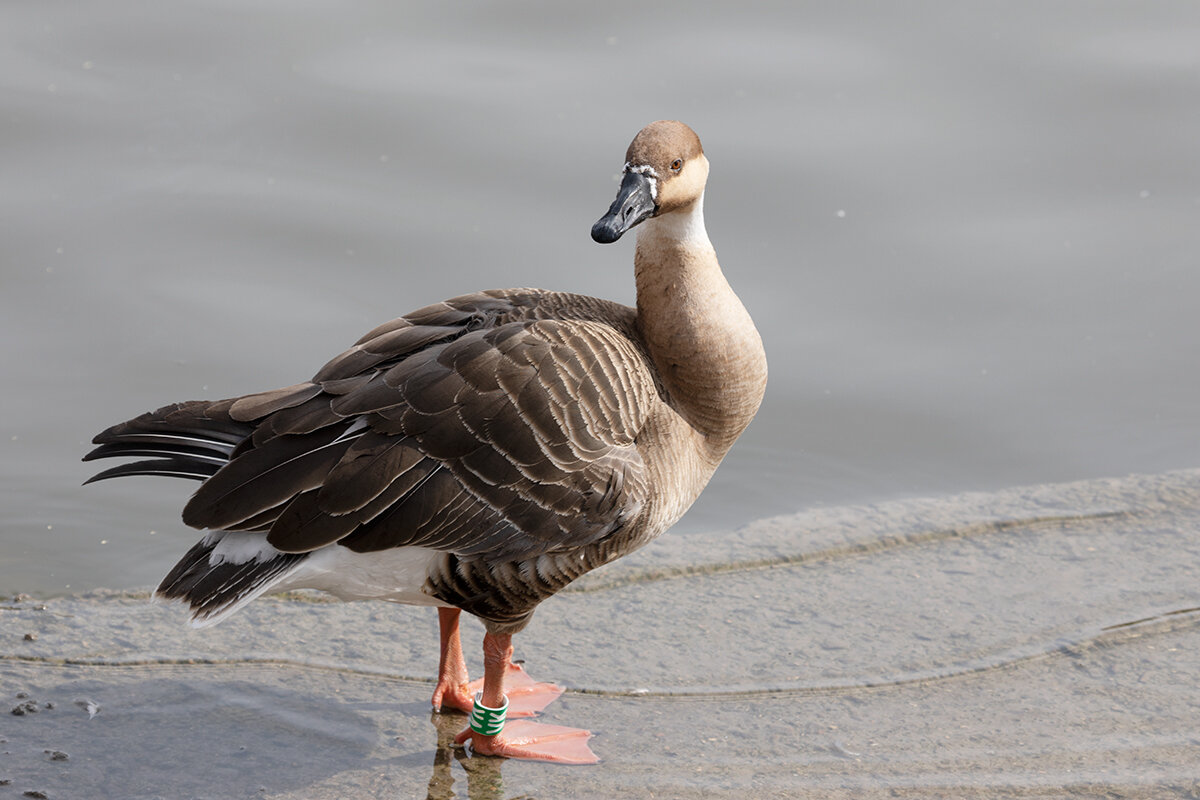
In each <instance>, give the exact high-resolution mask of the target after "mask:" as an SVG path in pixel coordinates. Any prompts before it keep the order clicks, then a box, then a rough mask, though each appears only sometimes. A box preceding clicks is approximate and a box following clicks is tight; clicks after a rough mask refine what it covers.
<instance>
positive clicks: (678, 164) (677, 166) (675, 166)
mask: <svg viewBox="0 0 1200 800" xmlns="http://www.w3.org/2000/svg"><path fill="white" fill-rule="evenodd" d="M681 169H683V159H682V158H677V159H675V160H674V161H672V162H671V171H672V172H679V170H681Z"/></svg>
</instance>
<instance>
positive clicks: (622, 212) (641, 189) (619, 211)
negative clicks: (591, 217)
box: [592, 172, 657, 244]
mask: <svg viewBox="0 0 1200 800" xmlns="http://www.w3.org/2000/svg"><path fill="white" fill-rule="evenodd" d="M652 180H653V178H649V177H647V176H646V175H645V174H643V173H641V172H626V173H625V177H624V178H622V179H621V188H620V189H618V190H617V199H616V200H613V204H612V205H611V206H609V209H608V213H607V214H605V215H604V216H603V217H601V218H600V219H599V220H597V221H596V224H595V225H593V226H592V238H593V239H595V240H596V241H597V242H599V243H600V244H611V243H613V242H615V241H616V240H617V239H620V238H621V236H622V234H624V233H625V232H626V231H627V230H629V229H630V228H632V227H633V226H634V225H637V224H638V223H639V222H641V221H642V220H644V219H646V218H648V217H652V216H654V212H655V211H656V210H657V206H656V205H655V202H654V186H653V184H652V183H651V181H652Z"/></svg>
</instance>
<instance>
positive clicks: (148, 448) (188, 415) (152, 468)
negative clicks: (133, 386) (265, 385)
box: [83, 400, 254, 483]
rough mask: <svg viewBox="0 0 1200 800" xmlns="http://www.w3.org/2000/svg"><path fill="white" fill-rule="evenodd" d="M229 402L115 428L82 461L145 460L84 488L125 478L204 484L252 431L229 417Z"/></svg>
mask: <svg viewBox="0 0 1200 800" xmlns="http://www.w3.org/2000/svg"><path fill="white" fill-rule="evenodd" d="M230 405H231V401H228V400H223V401H217V402H211V401H208V400H194V401H191V402H187V403H174V404H172V405H169V406H163V407H162V408H160V409H158V410H157V411H151V412H149V413H146V414H142V415H141V416H140V417H135V418H134V419H131V420H129V421H128V422H122V423H120V424H119V425H114V426H112V427H111V428H109V429H108V430H106V431H104V432H103V433H101V434H99V435H98V436H97V437H96V438H95V439H93V440H92V444H95V445H99V446H98V447H96V448H95V449H94V450H92V451H91V452H90V453H88V454H87V455H86V456H84V457H83V460H84V461H94V460H96V459H98V458H117V457H130V456H149V458H146V459H143V460H141V461H134V462H132V463H129V464H121V465H119V466H116V467H111V468H110V469H106V470H104V471H103V472H99V473H97V474H96V475H93V476H92V477H91V478H89V479H88V480H87V481H86V483H94V482H95V481H102V480H107V479H108V478H120V477H123V476H126V475H168V476H171V477H175V478H190V479H192V480H198V481H204V480H207V479H208V478H210V477H212V476H213V475H214V474H215V473H216V472H217V470H219V469H220V468H221V467H223V466H225V464H227V463H229V460H230V458H232V456H233V454H234V452H235V450H236V449H237V447H238V445H239V444H241V443H242V442H243V441H244V440H245V439H246V438H247V437H248V436H250V434H251V433H252V432H253V430H254V426H253V425H251V424H250V423H247V422H241V421H238V420H235V419H233V418H232V417H231V416H230V415H229V407H230Z"/></svg>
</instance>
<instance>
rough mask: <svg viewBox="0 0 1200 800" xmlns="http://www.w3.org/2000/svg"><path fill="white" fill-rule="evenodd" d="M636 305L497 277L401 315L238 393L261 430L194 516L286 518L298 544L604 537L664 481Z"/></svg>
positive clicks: (454, 547) (274, 522)
mask: <svg viewBox="0 0 1200 800" xmlns="http://www.w3.org/2000/svg"><path fill="white" fill-rule="evenodd" d="M552 300H557V301H558V304H559V305H560V306H561V308H560V309H559V310H558V311H557V312H556V311H555V309H554V308H553V306H554V305H555V302H551V301H552ZM554 316H560V317H565V318H559V319H553V318H551V319H545V317H554ZM593 317H597V319H592V318H593ZM632 318H633V315H632V310H631V309H624V308H623V307H619V306H615V305H611V304H605V305H600V306H598V305H597V304H596V302H595V301H591V300H588V301H587V302H586V303H578V302H576V303H575V304H574V305H572V296H558V295H555V296H549V295H545V294H543V293H534V292H511V293H507V294H506V293H502V292H483V293H478V294H475V295H468V296H465V297H462V298H456V299H454V300H450V301H447V302H446V303H439V304H435V305H433V306H427V307H426V308H424V309H420V310H419V311H417V312H414V313H413V314H410V315H408V316H407V317H405V318H402V319H400V320H394V321H392V322H390V323H386V324H384V325H382V326H380V327H378V328H376V329H375V330H374V331H371V332H370V333H368V334H367V335H366V336H364V337H363V338H362V339H361V340H360V342H359V343H358V344H357V345H356V346H355V347H354V348H352V349H351V350H350V351H347V353H344V354H342V355H341V356H338V357H337V358H335V359H333V360H332V361H330V362H329V364H327V365H326V366H325V367H324V368H323V369H322V370H321V371H320V372H319V373H318V374H317V376H316V377H315V378H314V380H313V382H312V383H310V384H298V385H297V386H293V387H287V388H286V389H281V390H276V391H274V392H265V393H262V394H259V395H252V396H249V397H247V398H243V399H241V400H237V401H235V402H233V403H232V406H231V407H232V411H231V412H230V414H231V416H232V415H236V418H237V419H239V420H243V419H246V420H251V421H253V424H254V425H255V431H254V435H253V436H252V437H249V439H248V440H247V441H245V442H243V443H242V444H241V445H240V446H239V447H238V449H237V450H236V451H235V452H234V454H233V460H232V461H231V462H230V463H229V464H228V465H226V466H225V467H224V468H222V469H221V470H220V471H219V472H218V473H217V474H216V475H214V476H213V477H212V478H211V479H209V480H208V481H207V482H206V483H205V484H203V485H202V486H201V488H200V491H198V492H197V493H196V495H195V496H194V497H193V499H192V501H191V502H189V503H188V506H187V508H186V509H185V512H184V518H185V521H186V522H188V523H189V524H192V525H195V526H197V527H210V528H222V527H235V526H236V527H256V528H257V527H262V526H265V525H267V524H269V525H270V529H269V537H268V540H269V541H270V542H271V544H273V545H274V546H276V547H278V548H279V549H281V550H284V551H286V552H304V551H307V550H312V549H315V548H317V547H321V546H323V545H325V544H329V543H332V542H335V541H340V542H341V543H342V544H343V545H345V546H347V547H351V548H353V549H355V550H361V551H370V550H379V549H386V548H391V547H400V546H406V545H421V546H425V547H433V548H436V549H441V550H446V551H449V552H453V553H457V554H459V555H463V556H471V555H486V556H487V557H488V558H526V557H530V556H533V555H538V554H541V553H550V552H563V551H567V550H570V549H572V548H576V547H579V546H582V545H585V544H588V543H590V542H594V541H597V540H598V539H600V538H603V537H604V536H606V535H607V534H609V533H610V532H612V531H614V530H616V529H618V528H620V527H621V526H622V525H624V524H625V523H627V522H628V521H629V518H630V517H631V516H632V515H634V514H636V513H637V512H638V510H639V509H640V508H641V506H642V503H643V502H644V500H645V498H646V496H647V486H646V484H645V480H646V478H645V474H644V471H645V470H644V464H643V463H642V461H641V456H640V454H639V452H638V450H637V447H636V437H637V434H638V432H639V431H640V430H641V428H642V425H643V424H644V422H645V419H646V416H647V414H648V413H649V412H648V411H647V409H649V408H650V407H651V405H652V404H651V403H650V402H649V401H650V400H651V399H652V397H653V395H654V394H655V392H656V388H655V385H654V383H653V380H652V378H651V375H650V371H649V370H648V368H647V362H646V357H645V354H644V353H643V352H642V351H641V350H640V349H639V347H638V345H637V344H635V341H634V339H633V333H632ZM255 414H258V415H259V416H254V415H255Z"/></svg>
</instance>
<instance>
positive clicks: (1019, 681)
mask: <svg viewBox="0 0 1200 800" xmlns="http://www.w3.org/2000/svg"><path fill="white" fill-rule="evenodd" d="M1198 487H1200V471H1185V472H1174V473H1167V474H1163V475H1155V476H1131V477H1128V478H1122V479H1115V480H1108V481H1086V482H1080V483H1072V484H1061V485H1056V486H1045V487H1032V488H1025V489H1014V490H1010V491H1006V492H1000V493H993V494H970V495H960V496H956V497H952V498H939V499H932V500H909V501H896V502H893V503H884V504H878V505H874V506H869V507H857V508H840V509H821V510H815V511H811V512H806V513H805V514H802V515H796V516H793V517H786V518H777V519H774V520H767V521H763V522H760V523H755V524H754V525H751V526H748V527H747V528H745V529H742V530H740V531H737V532H733V533H713V534H710V535H702V536H693V535H688V536H680V537H671V536H670V535H669V534H668V535H667V536H666V537H664V538H663V539H661V540H660V541H658V542H656V543H654V544H652V545H651V546H650V547H648V548H647V549H646V550H644V551H642V552H641V553H638V554H636V555H635V556H632V557H630V558H629V559H626V560H624V561H622V562H618V563H617V564H615V565H612V566H611V567H610V568H606V569H605V570H602V571H600V572H598V573H596V574H594V575H593V576H588V577H587V578H586V579H585V580H584V581H582V582H581V583H580V584H579V585H578V587H572V591H568V592H564V593H563V594H561V595H560V596H559V597H557V598H554V599H552V600H550V601H548V602H547V603H546V604H544V605H543V607H542V608H541V609H540V610H539V612H538V614H537V616H536V618H535V620H534V622H533V624H532V625H531V626H530V628H529V630H528V631H527V632H526V633H525V634H523V635H521V636H520V637H518V640H517V656H518V658H524V659H525V660H526V668H527V669H528V670H529V672H530V673H531V674H532V675H534V677H536V678H539V679H543V680H555V681H557V682H559V683H560V684H562V685H563V686H565V687H567V689H568V691H567V693H566V694H565V695H564V696H563V698H561V699H560V700H559V701H558V702H556V703H555V704H553V705H552V706H550V708H548V709H547V713H546V715H545V721H547V722H550V723H554V724H563V725H571V726H576V727H586V728H590V729H591V730H593V731H594V732H595V733H596V734H597V735H596V738H595V739H594V740H593V746H594V749H595V750H596V752H597V753H598V754H599V755H600V756H601V758H602V763H601V764H600V765H599V766H597V767H591V768H562V767H554V766H548V765H541V764H528V763H518V762H502V761H496V760H493V759H482V758H469V757H467V755H466V754H465V753H463V752H462V751H457V750H454V749H452V748H450V747H449V745H448V742H449V740H450V738H452V736H453V734H454V733H456V732H457V731H458V730H459V729H461V727H463V725H464V719H465V718H463V717H461V716H458V715H442V716H439V715H432V714H431V713H430V712H429V708H428V703H429V694H430V689H431V685H432V684H431V680H432V677H433V673H434V670H435V667H436V652H437V650H436V622H435V619H434V615H433V614H432V613H430V611H429V609H418V608H410V607H394V606H389V605H386V604H340V603H330V602H324V601H323V598H322V597H321V596H319V595H315V594H312V595H308V594H299V595H297V594H293V595H289V596H285V597H272V598H266V599H263V600H260V601H257V602H256V603H254V604H252V605H251V606H249V607H248V608H247V609H245V610H244V611H243V612H241V613H240V614H239V615H238V616H236V617H235V618H233V619H231V620H230V621H228V622H227V623H224V624H222V625H220V626H217V627H216V628H212V629H207V630H202V631H195V630H191V629H189V628H187V627H186V626H185V625H184V624H183V621H184V618H183V613H182V611H181V610H180V609H178V608H172V607H160V606H155V605H151V604H150V603H148V602H147V595H146V593H145V592H144V591H143V592H131V591H99V592H92V593H88V594H83V595H77V596H71V597H60V598H51V599H48V600H31V599H22V600H14V601H7V602H0V641H2V642H3V647H2V651H0V699H2V700H3V701H4V703H5V705H4V706H3V707H0V739H2V740H3V741H0V781H8V783H0V800H3V799H4V798H7V797H13V798H18V797H22V796H23V793H25V792H31V791H32V792H42V793H43V794H44V795H45V796H46V797H49V798H65V797H87V798H109V797H111V798H157V797H163V798H180V797H196V798H203V797H212V798H240V797H256V798H263V797H266V798H318V799H319V798H325V797H329V798H333V797H347V796H362V797H431V798H451V797H471V798H477V797H484V798H490V797H496V798H501V797H513V796H523V797H526V796H527V797H539V798H556V797H583V798H588V797H613V796H619V797H680V798H690V797H716V798H734V797H746V796H753V797H756V798H784V797H787V798H804V797H823V798H830V797H832V798H839V797H866V798H872V797H883V796H887V797H946V796H955V797H968V798H969V797H997V796H1006V797H1063V796H1081V797H1082V796H1094V795H1096V794H1103V793H1108V794H1112V795H1114V796H1122V797H1179V796H1189V793H1191V794H1197V793H1200V768H1198V767H1197V765H1198V764H1200V724H1198V722H1197V721H1198V720H1200V693H1198V692H1197V691H1196V688H1195V680H1194V678H1195V675H1197V674H1200V608H1198V607H1200V601H1198V599H1197V596H1196V594H1195V588H1194V575H1195V572H1196V565H1197V564H1198V563H1200V524H1198V523H1200V488H1198ZM480 633H481V629H480V628H479V626H478V625H476V624H474V623H471V624H470V625H468V626H467V627H466V628H465V630H464V635H465V639H466V642H465V643H466V647H467V649H468V660H469V662H470V663H471V666H472V668H473V669H474V670H476V671H477V670H478V665H479V658H478V655H477V653H476V652H474V651H475V650H476V649H477V647H478V639H479V636H480ZM89 706H90V709H89ZM22 708H23V709H24V713H17V714H13V713H10V711H13V710H20V709H22Z"/></svg>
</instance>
